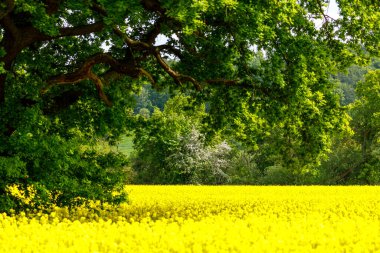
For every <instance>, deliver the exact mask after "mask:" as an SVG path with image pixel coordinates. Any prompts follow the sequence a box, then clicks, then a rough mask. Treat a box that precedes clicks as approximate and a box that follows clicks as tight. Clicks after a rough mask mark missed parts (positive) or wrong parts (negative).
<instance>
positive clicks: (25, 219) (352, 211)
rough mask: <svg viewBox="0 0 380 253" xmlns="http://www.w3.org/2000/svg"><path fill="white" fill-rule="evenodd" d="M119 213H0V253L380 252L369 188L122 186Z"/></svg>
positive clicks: (379, 206)
mask: <svg viewBox="0 0 380 253" xmlns="http://www.w3.org/2000/svg"><path fill="white" fill-rule="evenodd" d="M125 190H126V191H127V192H128V193H129V198H130V203H129V204H122V205H120V206H119V207H107V206H106V207H103V208H98V207H97V204H96V203H94V205H93V206H92V208H88V207H80V208H77V209H76V210H72V211H69V210H68V209H66V208H56V209H55V210H54V212H52V213H50V214H42V213H38V214H25V213H21V214H18V215H13V216H7V215H5V214H0V252H380V187H377V186H132V185H131V186H126V187H125Z"/></svg>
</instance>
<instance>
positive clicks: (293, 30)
mask: <svg viewBox="0 0 380 253" xmlns="http://www.w3.org/2000/svg"><path fill="white" fill-rule="evenodd" d="M328 4H329V1H328V0H288V1H281V0H265V1H264V0H258V1H248V0H241V1H238V0H212V1H206V0H161V1H159V0H140V1H138V0H85V1H77V0H3V1H2V2H1V3H0V134H1V135H0V138H1V141H0V177H1V182H0V195H1V200H0V209H1V210H7V209H9V208H22V207H24V206H25V205H27V203H25V201H24V202H22V201H21V200H20V199H17V198H16V197H14V196H11V195H9V193H8V192H9V191H8V190H7V189H8V188H9V187H8V186H9V185H15V184H16V185H18V186H19V187H20V188H22V189H24V192H25V194H28V189H29V188H28V186H30V185H33V187H34V188H35V189H37V190H38V194H37V197H35V198H36V199H35V201H34V203H35V204H36V205H42V204H44V203H45V204H46V203H55V204H60V205H68V204H73V203H76V202H75V201H77V200H78V199H83V198H89V199H101V200H105V201H106V200H107V201H112V200H115V196H114V195H113V194H112V191H113V190H114V189H115V187H116V188H117V186H119V187H121V186H120V185H122V183H123V180H122V174H123V170H122V169H120V168H122V167H123V159H122V158H120V157H119V156H118V155H117V154H115V153H114V152H111V151H109V150H104V149H99V148H98V147H97V143H99V140H102V141H103V142H105V143H111V144H112V142H114V141H115V140H116V139H117V138H118V136H120V134H122V133H123V132H125V131H126V129H128V128H131V127H133V120H132V118H133V117H132V113H131V112H132V102H131V101H132V100H133V99H132V97H133V96H132V93H133V92H134V91H136V90H138V88H139V87H140V86H142V85H145V84H146V83H150V84H152V86H153V87H154V88H156V89H157V90H160V89H164V88H169V89H180V90H183V91H186V92H187V93H188V94H189V95H191V96H193V97H194V98H195V99H197V100H198V101H207V103H208V106H209V107H208V108H209V113H210V114H209V118H208V121H207V126H208V128H209V130H210V131H212V130H214V129H216V128H219V129H224V130H225V132H226V133H227V132H229V133H230V134H231V133H232V134H234V135H235V136H236V138H237V139H238V140H239V141H241V142H242V143H246V144H247V145H250V146H252V147H255V146H256V145H258V144H260V143H263V142H265V141H267V140H268V135H271V136H275V137H276V138H271V139H270V140H271V141H272V142H274V145H273V147H276V145H277V146H278V149H277V151H276V152H278V153H279V154H282V155H284V159H283V160H284V162H286V163H292V161H296V160H297V161H298V160H300V158H302V159H303V160H305V161H316V160H317V159H318V158H319V157H321V156H322V155H323V154H324V153H325V152H326V151H328V147H329V143H330V137H329V136H330V134H331V133H332V132H334V131H337V130H339V129H342V128H344V127H345V126H346V125H347V124H346V123H345V122H346V116H345V112H344V110H342V108H340V105H339V101H338V98H337V95H336V94H334V92H333V88H334V87H333V86H334V85H333V83H332V82H331V80H330V74H331V73H334V72H336V71H337V70H340V69H343V68H345V67H347V66H349V65H350V64H352V63H356V64H359V63H362V62H365V61H366V59H368V58H369V57H370V55H372V54H378V53H379V27H380V23H379V22H380V21H379V20H380V14H379V8H378V7H379V6H378V3H377V1H370V0H360V1H347V0H337V4H338V6H339V10H340V16H339V18H336V19H334V18H332V17H330V16H329V15H328V14H327V11H326V9H327V5H328ZM274 132H275V134H274ZM300 166H301V167H302V164H301V165H300ZM7 187H8V188H7ZM118 199H119V200H120V199H122V198H121V197H120V196H119V198H118ZM116 200H117V199H116Z"/></svg>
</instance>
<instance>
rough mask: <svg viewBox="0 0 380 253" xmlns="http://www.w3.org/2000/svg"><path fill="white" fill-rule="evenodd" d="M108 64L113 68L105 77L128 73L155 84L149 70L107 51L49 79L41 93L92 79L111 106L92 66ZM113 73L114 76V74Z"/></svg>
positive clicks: (102, 96)
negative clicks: (120, 59) (122, 60)
mask: <svg viewBox="0 0 380 253" xmlns="http://www.w3.org/2000/svg"><path fill="white" fill-rule="evenodd" d="M101 63H103V64H107V65H109V66H111V70H110V71H108V72H107V73H106V75H105V76H104V77H106V78H107V77H108V78H111V77H114V76H115V75H114V74H120V75H127V76H130V77H132V78H138V77H140V76H145V77H147V78H148V79H149V81H150V82H151V83H152V85H154V84H155V81H154V79H153V77H152V75H151V74H150V73H149V72H147V71H146V70H145V69H143V68H139V67H136V66H135V65H133V64H131V63H128V62H127V63H126V62H120V61H118V60H116V59H114V58H113V57H112V56H111V55H109V54H105V53H99V54H96V55H94V56H92V57H90V58H88V59H87V60H86V61H85V62H84V63H83V64H82V66H81V67H80V68H79V69H78V70H76V71H74V72H73V73H68V74H62V75H58V76H54V77H52V78H50V79H49V80H48V85H47V86H46V87H45V88H43V89H42V90H41V93H42V94H44V93H46V92H47V91H48V90H49V89H50V88H52V87H53V86H55V85H57V84H74V83H78V82H80V81H83V80H91V81H92V82H94V84H95V86H96V89H97V91H98V94H99V97H100V98H101V99H102V100H103V101H104V102H105V103H106V104H107V105H108V106H111V105H112V103H111V101H110V100H109V99H108V97H107V96H106V94H105V93H104V91H103V81H102V79H101V78H100V77H99V76H98V75H96V74H95V73H94V72H93V71H92V68H93V66H95V65H96V64H101ZM112 75H113V76H112Z"/></svg>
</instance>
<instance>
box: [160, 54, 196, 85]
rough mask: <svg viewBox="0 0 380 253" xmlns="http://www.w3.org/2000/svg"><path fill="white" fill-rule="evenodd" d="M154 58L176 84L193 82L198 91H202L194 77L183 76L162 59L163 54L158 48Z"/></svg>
mask: <svg viewBox="0 0 380 253" xmlns="http://www.w3.org/2000/svg"><path fill="white" fill-rule="evenodd" d="M154 56H155V57H156V59H157V62H158V64H160V66H161V67H162V68H163V69H164V70H165V72H166V73H168V74H169V75H170V76H171V77H172V78H173V79H174V81H175V82H176V83H178V84H179V85H181V84H182V82H184V81H185V82H191V83H192V84H193V85H194V87H195V88H196V89H197V90H198V91H200V90H201V89H202V87H201V85H200V84H199V83H198V81H197V80H195V79H194V78H193V77H191V76H187V75H182V74H180V73H177V72H176V71H174V70H173V69H172V68H170V66H169V65H168V64H167V63H166V62H165V61H164V59H162V57H161V53H160V51H159V50H158V49H157V48H156V49H155V50H154Z"/></svg>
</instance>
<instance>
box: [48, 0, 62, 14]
mask: <svg viewBox="0 0 380 253" xmlns="http://www.w3.org/2000/svg"><path fill="white" fill-rule="evenodd" d="M61 2H62V0H45V5H46V13H47V14H49V15H51V14H54V13H56V12H57V11H58V10H59V5H60V4H61Z"/></svg>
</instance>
